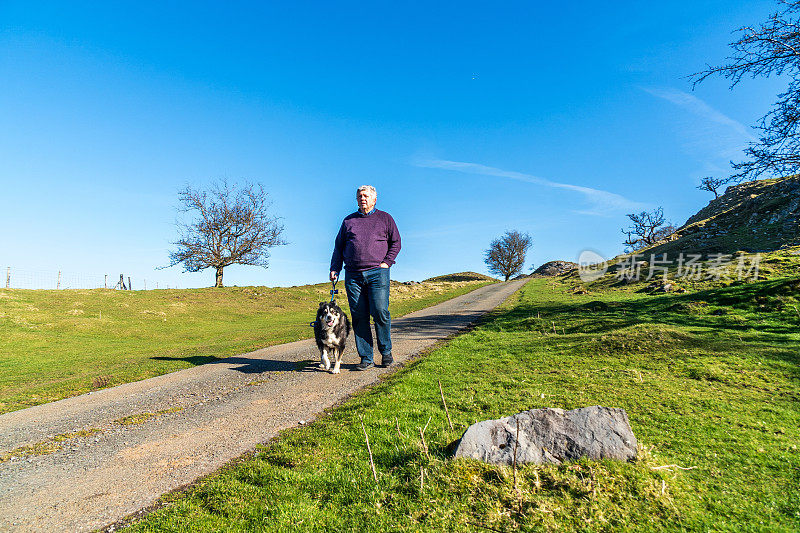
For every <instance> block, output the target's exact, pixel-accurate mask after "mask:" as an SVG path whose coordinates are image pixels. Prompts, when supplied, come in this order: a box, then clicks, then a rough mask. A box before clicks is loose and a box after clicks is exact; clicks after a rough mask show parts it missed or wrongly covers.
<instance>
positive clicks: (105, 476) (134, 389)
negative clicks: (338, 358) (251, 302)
mask: <svg viewBox="0 0 800 533" xmlns="http://www.w3.org/2000/svg"><path fill="white" fill-rule="evenodd" d="M525 281H526V280H520V281H511V282H507V283H497V284H492V285H487V286H485V287H482V288H480V289H477V290H475V291H473V292H471V293H469V294H465V295H463V296H459V297H457V298H454V299H453V300H449V301H447V302H444V303H441V304H439V305H436V306H433V307H429V308H427V309H423V310H421V311H417V312H415V313H412V314H409V315H406V316H405V317H403V318H401V319H397V320H395V321H393V323H392V340H393V345H394V346H393V350H392V351H393V354H394V357H395V361H397V362H399V363H402V362H404V361H406V360H408V359H409V358H411V357H413V356H414V355H416V354H418V353H420V352H421V351H422V350H424V349H425V348H427V347H429V346H431V345H432V344H434V343H435V342H436V341H438V340H440V339H443V338H446V337H448V336H450V335H452V334H454V333H456V332H458V331H459V330H461V329H463V328H465V327H467V326H468V325H469V324H471V323H473V322H474V321H475V320H476V319H477V318H478V317H480V316H481V315H482V314H484V313H486V312H487V311H490V310H491V309H493V308H495V307H496V306H497V305H499V304H500V303H502V302H503V301H504V300H505V299H506V298H507V297H508V296H510V295H511V294H512V293H513V292H515V291H516V290H517V289H519V288H520V287H522V285H524V283H525ZM313 312H314V310H313V309H312V310H309V313H310V314H313ZM348 344H349V349H348V351H347V352H346V353H345V357H344V363H343V365H342V373H341V374H339V375H338V376H334V375H331V374H328V373H326V372H322V371H320V370H318V369H317V368H316V362H317V360H318V357H319V355H318V354H319V352H318V351H317V348H316V346H315V345H314V341H313V340H304V341H298V342H293V343H289V344H283V345H280V346H273V347H270V348H264V349H261V350H257V351H255V352H250V353H247V354H242V355H238V356H235V357H230V358H227V359H221V360H219V361H218V362H214V363H209V364H206V365H202V366H197V367H194V368H189V369H186V370H180V371H178V372H173V373H171V374H166V375H163V376H158V377H155V378H150V379H146V380H143V381H138V382H135V383H127V384H125V385H120V386H118V387H113V388H110V389H105V390H101V391H97V392H93V393H89V394H84V395H82V396H76V397H73V398H67V399H65V400H60V401H58V402H53V403H49V404H45V405H39V406H36V407H31V408H29V409H23V410H21V411H15V412H12V413H7V414H5V415H2V416H0V456H3V455H4V454H5V453H6V452H8V451H11V450H15V449H17V448H19V447H22V446H31V445H37V444H41V443H46V442H48V440H49V442H51V443H52V442H53V440H52V439H53V438H54V437H55V436H57V435H63V434H73V433H75V432H78V431H93V430H94V431H93V432H92V433H91V434H84V435H82V436H72V437H70V438H66V439H65V440H62V441H60V442H58V445H60V446H61V448H60V449H58V450H56V451H54V452H53V453H49V454H46V455H37V456H33V457H22V458H20V457H17V458H14V459H13V460H10V461H6V462H4V463H1V464H0V530H2V531H85V530H92V529H97V528H101V527H104V526H106V525H108V524H112V523H114V522H116V521H118V520H120V519H122V518H123V517H125V516H127V515H129V514H131V513H134V512H136V511H139V510H140V509H143V508H145V507H147V506H149V505H150V504H152V503H153V502H155V501H156V500H157V499H158V497H159V496H161V495H162V494H163V493H165V492H168V491H170V490H173V489H175V488H178V487H181V486H183V485H185V484H187V483H191V482H192V481H194V480H196V479H197V478H199V477H201V476H203V475H206V474H209V473H211V472H213V471H215V470H217V469H218V468H220V467H221V466H222V465H224V464H225V463H227V462H228V461H230V460H231V459H233V458H236V457H238V456H240V455H242V454H244V453H245V452H247V451H250V450H252V449H253V448H255V446H256V445H258V444H259V443H263V442H265V441H267V440H269V439H270V438H272V437H274V436H275V435H277V434H278V432H279V431H281V430H283V429H286V428H290V427H294V426H297V425H298V424H299V423H301V421H302V422H303V423H306V422H309V421H311V420H313V419H314V418H315V417H316V416H318V415H319V414H320V413H322V411H323V410H324V409H326V408H327V407H330V406H332V405H334V404H336V403H337V402H339V401H341V400H343V399H345V398H346V397H347V396H349V395H350V394H352V393H353V392H354V391H356V390H358V389H360V388H363V387H365V386H368V385H370V384H372V383H375V382H376V381H377V380H378V376H380V375H381V374H383V373H386V372H390V371H391V369H383V368H375V369H370V370H369V371H366V372H356V371H352V370H353V369H354V367H355V364H356V363H357V362H358V357H357V355H356V354H355V352H354V347H353V345H354V341H353V340H352V336H351V338H350V342H349V343H348ZM378 359H380V356H379V355H378ZM311 360H313V361H314V362H315V364H309V363H308V362H309V361H311ZM148 413H149V414H148ZM126 417H128V418H126ZM131 417H132V418H131Z"/></svg>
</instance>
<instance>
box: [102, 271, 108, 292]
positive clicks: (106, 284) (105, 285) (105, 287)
mask: <svg viewBox="0 0 800 533" xmlns="http://www.w3.org/2000/svg"><path fill="white" fill-rule="evenodd" d="M103 288H104V289H107V288H108V274H106V277H105V278H103Z"/></svg>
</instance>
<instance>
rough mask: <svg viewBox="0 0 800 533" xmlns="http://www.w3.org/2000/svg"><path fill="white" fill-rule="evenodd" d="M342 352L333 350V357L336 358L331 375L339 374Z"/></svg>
mask: <svg viewBox="0 0 800 533" xmlns="http://www.w3.org/2000/svg"><path fill="white" fill-rule="evenodd" d="M343 352H344V350H340V349H339V348H334V349H333V354H334V357H335V358H336V364H335V365H333V374H338V373H339V365H340V364H342V353H343Z"/></svg>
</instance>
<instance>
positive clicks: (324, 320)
mask: <svg viewBox="0 0 800 533" xmlns="http://www.w3.org/2000/svg"><path fill="white" fill-rule="evenodd" d="M348 335H350V319H349V318H347V315H346V314H345V312H344V311H342V308H341V307H339V306H338V305H336V302H335V301H333V302H320V304H319V309H317V320H316V322H314V338H315V339H316V341H317V347H318V348H319V358H320V364H319V367H320V368H323V369H325V370H331V359H334V360H335V364H334V365H333V370H331V373H332V374H338V373H339V365H340V364H341V362H342V354H343V353H344V345H345V342H347V336H348ZM328 355H330V356H332V357H330V358H329V357H328Z"/></svg>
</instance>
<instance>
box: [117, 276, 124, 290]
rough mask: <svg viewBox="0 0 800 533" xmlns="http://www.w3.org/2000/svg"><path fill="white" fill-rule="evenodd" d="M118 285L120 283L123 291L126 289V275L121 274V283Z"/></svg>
mask: <svg viewBox="0 0 800 533" xmlns="http://www.w3.org/2000/svg"><path fill="white" fill-rule="evenodd" d="M118 285H119V288H120V290H122V291H124V290H125V276H124V275H123V274H120V275H119V284H118Z"/></svg>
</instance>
